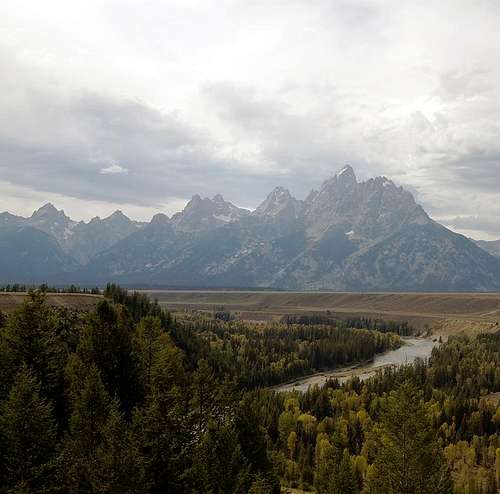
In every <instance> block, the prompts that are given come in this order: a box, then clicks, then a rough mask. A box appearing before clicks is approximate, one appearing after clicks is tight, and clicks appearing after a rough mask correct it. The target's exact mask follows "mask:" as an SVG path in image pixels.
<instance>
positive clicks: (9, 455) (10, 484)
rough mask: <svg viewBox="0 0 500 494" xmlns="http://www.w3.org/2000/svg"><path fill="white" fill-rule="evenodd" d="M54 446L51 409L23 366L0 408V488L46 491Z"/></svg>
mask: <svg viewBox="0 0 500 494" xmlns="http://www.w3.org/2000/svg"><path fill="white" fill-rule="evenodd" d="M55 447H56V424H55V420H54V418H53V415H52V406H51V405H50V403H49V402H48V401H47V400H46V399H45V398H43V396H42V393H41V386H40V383H39V382H38V381H37V379H36V377H35V375H34V373H33V372H32V371H31V370H30V369H29V368H28V367H27V366H26V365H22V366H21V368H20V370H19V372H18V373H17V375H16V376H15V378H14V381H13V385H12V388H11V390H10V393H9V396H8V398H7V399H6V401H4V402H3V403H2V406H1V412H0V452H1V453H0V485H1V486H3V487H4V489H5V490H6V491H8V492H40V493H41V492H49V491H50V485H51V482H52V481H53V479H52V473H53V472H52V460H53V457H54V453H55ZM2 492H3V491H2Z"/></svg>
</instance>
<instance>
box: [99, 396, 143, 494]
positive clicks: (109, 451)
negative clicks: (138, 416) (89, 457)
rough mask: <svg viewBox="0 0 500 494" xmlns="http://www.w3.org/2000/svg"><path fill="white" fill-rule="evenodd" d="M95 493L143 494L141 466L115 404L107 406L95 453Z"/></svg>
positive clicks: (114, 402) (113, 402)
mask: <svg viewBox="0 0 500 494" xmlns="http://www.w3.org/2000/svg"><path fill="white" fill-rule="evenodd" d="M96 464H97V472H96V480H95V485H94V489H95V491H96V492H106V493H109V494H134V493H141V492H145V491H147V487H148V486H147V483H146V479H145V464H144V459H143V457H142V455H141V454H140V452H139V448H138V445H137V444H136V442H135V441H134V440H133V437H132V435H131V433H130V431H129V430H128V428H127V424H126V422H125V419H124V417H123V413H122V412H121V411H120V407H119V404H118V403H117V401H116V400H113V401H112V402H111V406H110V411H109V415H108V418H107V420H106V423H105V425H104V427H103V429H102V440H101V443H100V444H99V446H98V448H97V452H96Z"/></svg>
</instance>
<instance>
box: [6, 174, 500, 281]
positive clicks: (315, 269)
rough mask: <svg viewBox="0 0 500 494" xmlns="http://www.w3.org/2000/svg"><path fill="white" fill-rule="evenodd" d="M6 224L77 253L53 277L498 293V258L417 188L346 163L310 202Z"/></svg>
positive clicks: (200, 203)
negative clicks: (422, 201)
mask: <svg viewBox="0 0 500 494" xmlns="http://www.w3.org/2000/svg"><path fill="white" fill-rule="evenodd" d="M9 228H11V229H12V228H14V229H16V228H17V229H18V231H22V230H23V229H25V228H34V229H39V230H42V231H43V232H45V233H47V234H49V235H50V236H51V237H52V238H53V239H55V241H56V242H57V244H58V246H59V247H60V249H61V251H62V253H63V254H64V255H66V256H71V258H72V259H73V260H74V261H73V262H74V265H73V266H70V267H69V268H68V263H65V265H64V267H63V266H61V272H60V273H56V274H54V276H53V280H52V281H54V280H55V281H58V280H59V281H72V282H80V283H90V284H94V283H103V282H106V281H109V280H114V281H118V282H120V283H130V284H154V285H164V286H191V287H192V286H204V287H209V286H213V287H276V288H283V289H311V290H313V289H314V290H322V289H328V290H360V291H368V290H371V291H377V290H379V291H380V290H393V291H404V290H444V291H446V290H448V291H452V290H454V291H461V290H481V291H490V290H498V289H500V259H497V258H495V257H494V256H492V255H490V254H489V253H487V252H486V251H485V250H483V249H482V248H480V247H479V246H478V245H476V244H475V243H474V242H473V241H471V240H469V239H467V238H465V237H463V236H461V235H458V234H456V233H454V232H452V231H450V230H448V229H447V228H445V227H443V226H442V225H440V224H438V223H436V222H435V221H433V220H432V219H431V218H429V216H428V215H427V214H426V212H425V211H424V210H423V209H422V207H421V206H420V205H418V204H417V203H416V202H415V200H414V198H413V196H412V194H411V193H409V192H408V191H406V190H404V189H403V188H401V187H398V186H396V185H395V184H394V183H393V182H392V181H391V180H389V179H387V178H385V177H377V178H373V179H370V180H367V181H365V182H359V181H358V180H357V178H356V175H355V173H354V170H353V169H352V168H351V167H350V166H346V167H344V168H343V169H342V170H340V171H339V172H338V173H337V174H336V175H335V176H333V177H332V178H331V179H329V180H326V181H325V182H324V183H323V184H322V186H321V187H320V188H319V189H318V190H314V191H312V192H311V193H310V194H309V195H308V196H307V198H305V199H304V200H299V199H296V198H294V197H293V196H292V195H291V194H290V192H289V191H288V190H286V189H284V188H282V187H277V188H276V189H274V190H273V191H272V192H271V193H270V194H269V195H268V196H267V198H266V199H265V200H264V201H263V202H262V204H261V205H260V206H259V207H257V208H256V210H255V211H253V212H250V211H248V210H246V209H242V208H239V207H237V206H235V205H234V204H232V203H230V202H227V201H225V200H224V198H223V197H222V196H221V195H217V196H215V197H214V198H212V199H209V198H204V199H203V198H201V197H200V196H199V195H195V196H194V197H193V198H192V199H191V201H189V202H188V204H187V205H186V207H185V208H184V210H183V211H181V212H180V213H177V214H175V215H174V216H173V217H172V218H168V217H167V216H165V215H163V214H158V215H156V216H155V217H154V218H153V219H152V220H151V222H150V223H148V224H138V223H136V222H133V221H131V220H129V219H128V218H127V217H126V216H124V215H123V214H122V213H121V212H116V213H114V214H113V215H111V216H110V217H109V218H106V219H104V220H101V219H99V218H95V219H94V220H92V221H90V222H89V223H83V222H79V223H77V222H74V221H72V220H70V219H69V218H68V217H67V216H66V215H65V214H64V213H63V212H62V211H57V210H56V209H55V208H54V207H53V206H51V205H46V206H44V207H43V208H41V209H40V210H38V211H37V212H35V213H34V214H33V216H32V217H31V218H28V219H23V218H19V217H16V216H13V215H9V214H8V213H4V214H2V215H0V237H2V235H3V233H2V232H3V231H4V230H7V229H9ZM70 264H71V263H70ZM75 265H76V267H74V266H75ZM68 271H69V272H70V273H69V274H68ZM1 275H2V272H0V278H2V277H3V276H1Z"/></svg>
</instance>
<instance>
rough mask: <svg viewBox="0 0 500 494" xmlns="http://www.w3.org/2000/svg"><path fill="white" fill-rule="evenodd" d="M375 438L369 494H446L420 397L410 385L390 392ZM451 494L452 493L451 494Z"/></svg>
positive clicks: (438, 456)
mask: <svg viewBox="0 0 500 494" xmlns="http://www.w3.org/2000/svg"><path fill="white" fill-rule="evenodd" d="M375 434H376V436H377V438H376V441H377V456H376V458H375V463H374V467H373V472H372V475H371V478H370V481H369V492H370V493H371V494H448V493H450V491H449V488H450V483H449V475H448V472H447V470H446V466H445V464H444V460H443V454H442V451H441V450H440V448H439V446H438V444H437V441H436V438H435V434H434V432H433V431H432V429H431V428H430V425H429V419H428V417H427V412H426V409H425V406H424V403H423V398H422V393H421V392H420V391H419V390H418V389H417V388H416V387H415V386H414V385H413V384H411V383H409V382H406V383H404V384H402V385H401V386H400V387H399V388H398V389H397V390H395V391H393V392H391V394H390V395H389V398H388V403H387V408H386V410H385V411H384V413H383V415H382V417H381V422H380V425H379V427H377V428H376V429H375ZM450 494H451V493H450Z"/></svg>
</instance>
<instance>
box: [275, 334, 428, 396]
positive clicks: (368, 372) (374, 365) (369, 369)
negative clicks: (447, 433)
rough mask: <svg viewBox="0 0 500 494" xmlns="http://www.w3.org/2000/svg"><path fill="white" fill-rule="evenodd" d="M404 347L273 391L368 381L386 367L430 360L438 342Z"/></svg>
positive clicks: (408, 343)
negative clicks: (332, 380) (353, 378)
mask: <svg viewBox="0 0 500 494" xmlns="http://www.w3.org/2000/svg"><path fill="white" fill-rule="evenodd" d="M403 341H404V343H405V344H404V345H403V346H401V347H400V348H398V349H397V350H391V351H389V352H385V353H381V354H379V355H376V356H375V357H374V359H373V361H372V362H370V363H368V364H366V365H361V366H352V367H348V368H342V369H335V370H332V371H326V372H318V373H316V374H313V375H311V376H309V377H304V378H302V379H297V380H296V381H294V382H292V383H287V384H280V385H278V386H275V387H274V388H273V389H274V390H275V391H279V392H284V391H301V392H304V391H307V388H309V386H312V385H314V384H317V385H319V386H323V384H325V382H326V381H327V380H328V379H334V378H337V379H338V380H339V382H341V383H342V382H345V381H347V380H348V379H350V378H351V377H354V376H357V377H359V378H360V379H361V380H365V379H368V378H369V377H371V376H373V375H374V374H375V373H376V372H377V370H379V369H382V368H384V367H389V366H396V365H401V364H405V363H408V364H411V363H412V362H414V361H415V360H416V359H417V358H422V359H425V358H429V357H430V356H431V353H432V349H433V348H434V347H435V346H436V345H438V343H437V342H435V341H432V340H430V339H427V338H403Z"/></svg>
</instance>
